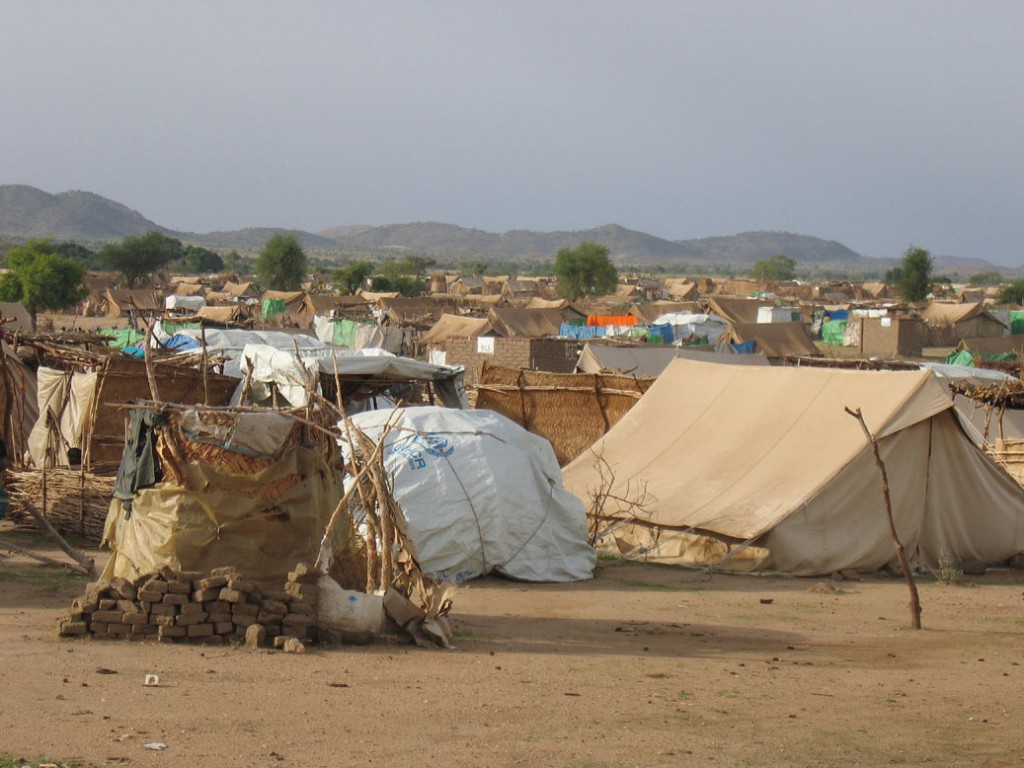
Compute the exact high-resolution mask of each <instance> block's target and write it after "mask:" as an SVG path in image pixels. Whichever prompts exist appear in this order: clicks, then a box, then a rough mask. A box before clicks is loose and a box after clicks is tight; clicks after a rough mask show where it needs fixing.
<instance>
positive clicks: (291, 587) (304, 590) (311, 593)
mask: <svg viewBox="0 0 1024 768" xmlns="http://www.w3.org/2000/svg"><path fill="white" fill-rule="evenodd" d="M284 591H285V592H287V593H288V594H289V595H291V596H292V597H297V598H299V599H301V600H316V596H317V586H316V584H300V583H299V582H297V581H289V582H288V583H287V584H285V585H284Z"/></svg>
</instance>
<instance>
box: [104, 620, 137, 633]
mask: <svg viewBox="0 0 1024 768" xmlns="http://www.w3.org/2000/svg"><path fill="white" fill-rule="evenodd" d="M131 630H132V628H131V627H130V626H128V625H127V624H121V623H120V622H117V623H111V624H107V634H108V635H127V634H128V633H129V632H131Z"/></svg>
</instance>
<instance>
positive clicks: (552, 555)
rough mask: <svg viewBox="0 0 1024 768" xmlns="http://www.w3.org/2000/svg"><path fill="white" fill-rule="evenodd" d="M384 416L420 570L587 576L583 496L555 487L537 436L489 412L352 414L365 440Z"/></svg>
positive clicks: (459, 577) (556, 473) (464, 575)
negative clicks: (365, 434) (389, 427)
mask: <svg viewBox="0 0 1024 768" xmlns="http://www.w3.org/2000/svg"><path fill="white" fill-rule="evenodd" d="M389 420H390V421H391V423H392V429H391V431H390V432H388V434H387V437H386V438H385V449H384V451H385V453H384V456H385V465H386V467H387V468H388V471H389V472H392V473H393V474H394V494H395V498H396V499H397V501H398V503H399V506H400V507H401V508H402V511H403V513H404V515H405V518H406V521H407V523H408V533H409V537H410V539H411V540H412V542H413V545H414V546H415V548H416V552H417V554H418V557H419V561H420V565H421V566H422V567H423V570H424V572H426V573H429V574H431V575H433V576H436V577H438V578H441V579H447V580H450V581H454V582H457V583H461V582H464V581H466V580H468V579H472V578H475V577H476V576H480V575H483V574H486V573H489V572H491V571H495V572H497V573H500V574H503V575H505V576H509V577H511V578H514V579H521V580H523V581H577V580H580V579H589V578H590V577H591V576H592V573H593V569H594V565H595V562H596V555H595V552H594V550H593V549H592V548H591V547H590V545H589V544H588V543H587V519H586V514H585V512H584V510H583V504H582V502H580V500H579V499H578V498H576V497H575V496H573V495H572V494H571V493H569V492H568V491H566V490H565V488H563V487H562V475H561V470H559V468H558V462H557V461H556V460H555V454H554V451H553V450H552V449H551V444H550V443H548V441H547V440H544V439H543V438H541V437H538V436H537V435H533V434H531V433H530V432H527V431H526V430H525V429H523V428H521V427H520V426H518V425H517V424H515V423H513V422H512V421H510V420H508V419H506V418H505V417H504V416H501V415H499V414H497V413H493V412H491V411H456V410H451V409H446V408H437V407H423V408H405V409H400V410H398V411H395V412H391V413H388V412H383V411H373V412H370V413H365V414H359V415H357V416H354V417H353V418H352V421H353V423H354V424H355V425H356V426H357V427H358V428H359V429H361V430H363V431H364V432H366V433H367V434H368V435H369V436H370V437H371V438H373V439H374V440H379V439H380V436H381V435H382V434H383V432H384V429H385V426H386V424H387V423H388V422H389ZM341 429H342V433H343V434H344V429H345V427H344V425H341ZM342 449H343V450H344V451H347V450H348V447H347V444H346V442H345V441H344V440H343V441H342Z"/></svg>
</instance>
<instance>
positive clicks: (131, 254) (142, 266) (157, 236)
mask: <svg viewBox="0 0 1024 768" xmlns="http://www.w3.org/2000/svg"><path fill="white" fill-rule="evenodd" d="M99 258H100V262H101V263H102V264H103V266H104V267H105V268H106V269H111V270H114V271H115V272H120V273H121V274H122V275H123V276H124V280H125V285H126V286H127V287H129V288H134V287H135V286H136V285H138V284H139V283H140V282H141V281H142V278H144V277H147V276H149V275H152V274H153V273H154V272H156V271H157V270H159V269H162V268H163V267H165V266H166V265H167V264H169V263H170V262H172V261H175V260H176V259H179V258H181V241H180V240H175V239H174V238H173V237H168V236H167V235H165V234H164V233H162V232H157V231H155V230H154V231H152V232H147V233H146V234H144V235H142V236H141V237H132V236H128V237H126V238H124V239H123V240H121V242H120V243H108V244H107V245H105V246H103V248H101V249H100V253H99Z"/></svg>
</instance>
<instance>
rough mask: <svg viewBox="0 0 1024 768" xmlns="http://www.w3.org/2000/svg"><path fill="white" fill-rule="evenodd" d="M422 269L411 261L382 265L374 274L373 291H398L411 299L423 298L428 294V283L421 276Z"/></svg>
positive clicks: (390, 262)
mask: <svg viewBox="0 0 1024 768" xmlns="http://www.w3.org/2000/svg"><path fill="white" fill-rule="evenodd" d="M422 268H423V265H421V264H419V263H417V262H416V261H413V260H410V259H406V260H404V261H389V262H386V263H384V264H381V265H380V266H379V267H377V271H376V272H374V274H373V278H372V284H373V290H375V291H398V292H399V293H400V294H402V295H403V296H408V297H409V298H413V297H416V296H422V295H423V294H424V293H426V292H427V283H426V281H425V280H423V278H421V277H420V276H419V275H420V271H421V269H422Z"/></svg>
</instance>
